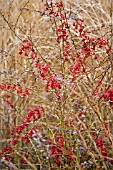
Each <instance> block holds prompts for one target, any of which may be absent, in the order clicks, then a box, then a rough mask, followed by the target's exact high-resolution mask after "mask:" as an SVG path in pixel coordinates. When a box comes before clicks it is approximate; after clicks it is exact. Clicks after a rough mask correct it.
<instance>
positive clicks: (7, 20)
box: [0, 0, 113, 145]
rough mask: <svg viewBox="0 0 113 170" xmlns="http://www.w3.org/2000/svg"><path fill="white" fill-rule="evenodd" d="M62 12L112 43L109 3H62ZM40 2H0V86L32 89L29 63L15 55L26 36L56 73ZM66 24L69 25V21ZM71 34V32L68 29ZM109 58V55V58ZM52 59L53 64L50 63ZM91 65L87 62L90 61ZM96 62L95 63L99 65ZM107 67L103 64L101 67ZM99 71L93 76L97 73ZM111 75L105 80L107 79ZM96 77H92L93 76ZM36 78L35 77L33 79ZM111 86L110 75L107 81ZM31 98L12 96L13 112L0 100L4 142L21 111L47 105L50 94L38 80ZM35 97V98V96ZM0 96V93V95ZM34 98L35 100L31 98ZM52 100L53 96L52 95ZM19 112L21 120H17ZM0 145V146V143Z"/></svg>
mask: <svg viewBox="0 0 113 170" xmlns="http://www.w3.org/2000/svg"><path fill="white" fill-rule="evenodd" d="M63 2H64V4H65V8H66V10H70V9H71V11H72V13H75V14H77V15H78V16H79V17H80V18H83V19H84V20H85V25H86V27H87V28H88V29H90V30H92V33H93V34H94V36H95V37H97V36H98V35H100V36H104V37H105V39H107V40H108V39H109V42H110V41H111V42H112V41H113V39H112V38H111V31H112V30H111V29H113V28H112V23H113V5H111V4H112V0H73V1H70V0H64V1H63ZM44 3H45V2H42V1H41V0H38V1H37V0H24V1H21V0H0V83H2V82H3V81H4V82H9V83H12V82H13V83H15V82H19V83H20V84H22V85H25V86H26V87H32V86H33V83H34V76H33V74H32V71H31V70H30V69H29V65H30V64H29V63H28V61H27V59H26V58H25V57H24V58H23V56H19V55H18V48H19V46H20V44H21V41H22V40H23V39H24V38H26V37H29V38H30V39H31V40H32V41H33V42H34V44H35V46H36V47H37V50H38V51H39V53H40V54H41V55H42V56H43V58H44V59H45V60H46V61H47V62H48V63H51V65H52V67H53V68H54V69H55V70H56V72H58V73H60V68H61V67H60V65H59V59H58V58H59V55H60V52H59V51H58V49H59V48H57V47H58V45H57V44H56V42H55V38H56V35H55V32H54V31H53V30H54V27H53V25H52V23H51V21H50V19H49V17H48V16H45V15H41V13H40V12H38V11H41V12H44V6H43V4H44ZM70 22H72V21H71V20H70ZM71 31H72V33H73V34H74V30H71ZM99 56H100V60H99V63H101V62H102V61H103V59H104V52H103V53H101V54H99ZM111 57H112V56H111ZM53 60H54V62H52V61H53ZM90 62H91V61H90ZM99 63H98V64H99ZM88 64H89V65H91V67H92V73H91V75H90V79H91V81H93V78H94V74H95V67H94V64H95V63H88ZM106 67H107V65H106V63H105V65H104V67H103V69H102V70H104V68H106ZM102 70H100V71H99V72H98V73H97V72H96V74H101V72H102ZM111 74H112V73H111V72H110V75H108V76H109V77H111ZM96 76H97V75H95V77H96ZM36 78H37V77H36ZM109 82H110V83H111V86H112V82H113V75H112V78H111V79H110V81H109ZM35 85H36V86H37V87H36V88H35V89H34V92H33V93H32V95H31V96H30V97H29V98H28V99H26V100H24V102H23V99H20V98H19V97H17V96H16V95H15V94H14V95H13V98H12V101H13V102H14V104H15V106H16V109H17V112H15V110H13V109H9V110H7V105H6V104H5V102H3V100H2V99H0V139H1V141H2V140H3V139H6V138H7V139H8V138H9V136H8V134H7V129H9V128H10V127H11V126H12V125H16V124H18V121H20V120H19V119H22V118H23V117H24V116H25V110H28V108H29V106H30V105H31V103H32V105H34V104H36V103H38V104H40V103H41V104H42V103H44V104H47V102H48V101H49V100H50V101H51V100H52V99H51V94H49V95H48V94H46V93H45V92H44V88H43V83H42V82H41V81H38V80H37V82H36V83H35ZM36 94H37V95H36ZM1 96H2V94H1ZM34 96H35V97H34ZM52 98H53V96H52ZM20 113H21V115H22V117H20ZM12 115H13V116H12ZM0 145H1V143H0Z"/></svg>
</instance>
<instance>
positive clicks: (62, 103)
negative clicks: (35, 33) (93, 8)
mask: <svg viewBox="0 0 113 170" xmlns="http://www.w3.org/2000/svg"><path fill="white" fill-rule="evenodd" d="M44 8H45V10H44V11H45V12H43V17H48V19H49V21H48V23H47V24H51V28H50V29H52V32H53V34H55V36H56V38H55V39H54V42H52V43H54V44H55V51H52V50H51V59H50V60H49V59H48V58H47V57H45V56H43V55H42V54H41V53H40V51H39V50H38V48H37V45H36V43H35V41H33V39H32V38H31V37H30V36H25V38H24V39H23V42H22V43H21V44H20V46H19V50H18V57H22V58H24V59H25V60H26V63H27V69H26V70H29V76H31V75H32V76H31V79H30V81H29V82H28V83H29V85H28V86H27V87H26V86H25V85H24V83H23V82H22V83H21V82H16V81H13V82H12V83H9V82H7V80H5V81H3V82H2V83H1V85H0V91H1V97H2V100H3V101H4V103H5V104H6V105H7V110H8V109H12V111H13V114H14V112H15V114H14V115H17V114H18V117H19V122H17V123H16V124H12V126H10V129H9V131H8V132H7V134H8V137H7V143H5V146H4V148H3V149H2V152H1V162H2V164H3V167H5V168H6V169H8V168H9V169H35V170H36V169H41V170H49V169H53V170H57V169H62V170H64V169H66V170H74V169H79V170H82V169H86V170H93V169H94V170H99V169H101V170H102V169H103V170H104V169H106V170H109V169H111V168H113V138H112V137H113V126H112V119H113V87H112V76H113V70H112V68H113V60H112V45H111V43H110V41H109V39H106V37H104V36H100V35H95V34H94V32H93V31H92V30H90V29H88V28H87V23H86V22H85V19H83V18H80V17H78V16H77V15H76V14H74V13H73V12H71V9H70V10H67V9H66V8H65V6H64V4H63V2H62V1H59V2H55V3H53V2H50V3H49V2H47V3H46V4H44ZM41 14H42V13H41ZM37 22H38V21H37ZM42 24H43V23H42ZM45 36H46V35H45ZM47 43H48V42H47ZM54 52H55V54H54ZM47 55H48V54H46V56H47ZM53 55H55V58H54V57H53ZM23 67H25V65H24V63H23ZM37 84H40V85H39V86H38V85H37ZM39 87H40V88H39ZM15 97H17V98H18V101H19V102H21V104H22V103H23V102H25V105H24V107H23V110H22V111H20V110H19V109H18V107H20V104H19V105H18V103H16V104H15V101H14V99H15ZM30 99H32V101H31V100H30ZM29 101H30V103H29ZM27 103H29V106H28V107H27V109H26V104H27ZM17 106H18V107H17ZM12 119H13V115H12Z"/></svg>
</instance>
